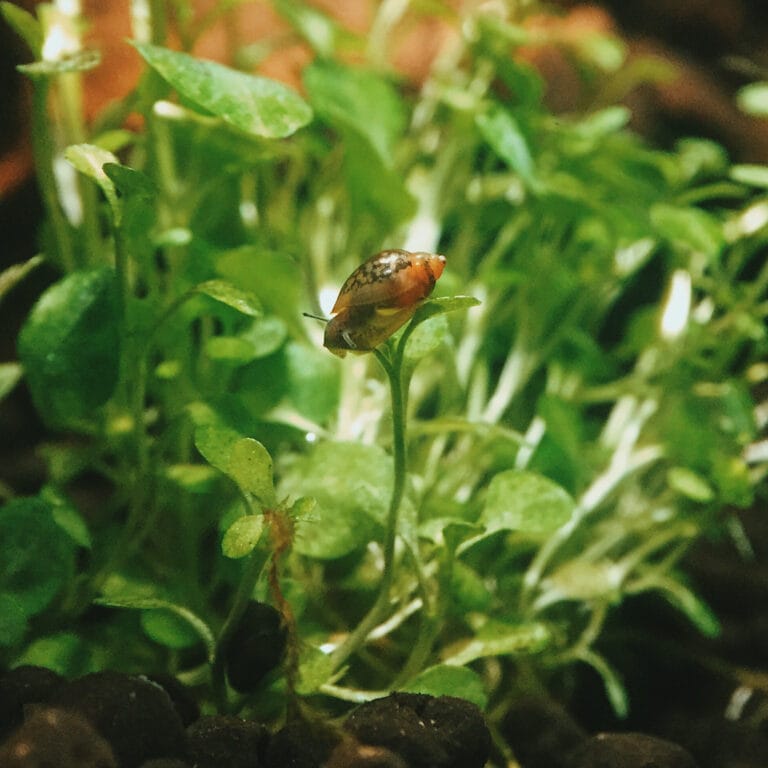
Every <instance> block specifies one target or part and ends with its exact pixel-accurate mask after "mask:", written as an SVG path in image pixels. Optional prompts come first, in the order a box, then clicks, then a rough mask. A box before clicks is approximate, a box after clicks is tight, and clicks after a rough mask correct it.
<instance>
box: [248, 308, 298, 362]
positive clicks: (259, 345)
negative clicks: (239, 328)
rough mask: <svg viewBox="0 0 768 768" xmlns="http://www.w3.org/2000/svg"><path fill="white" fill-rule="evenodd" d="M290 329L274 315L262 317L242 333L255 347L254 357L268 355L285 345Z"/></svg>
mask: <svg viewBox="0 0 768 768" xmlns="http://www.w3.org/2000/svg"><path fill="white" fill-rule="evenodd" d="M287 336H288V329H287V328H286V327H285V323H284V322H283V321H282V320H281V319H280V318H279V317H275V316H274V315H268V316H267V317H261V318H259V319H257V320H255V321H254V322H253V323H252V324H251V326H250V327H249V328H248V329H246V330H245V331H243V332H242V333H241V334H240V338H241V339H243V340H244V341H247V342H248V343H249V344H250V345H251V346H252V348H253V356H254V358H260V357H267V356H268V355H271V354H272V353H273V352H276V351H277V350H278V349H280V347H282V346H283V343H284V342H285V339H286V337H287Z"/></svg>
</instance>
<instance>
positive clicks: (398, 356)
mask: <svg viewBox="0 0 768 768" xmlns="http://www.w3.org/2000/svg"><path fill="white" fill-rule="evenodd" d="M413 328H414V325H413V323H410V324H409V325H408V326H407V327H406V329H405V331H404V332H403V335H402V336H401V337H400V340H399V341H398V342H397V346H396V347H395V348H394V351H393V344H392V342H388V343H387V345H386V347H385V348H384V349H385V351H382V350H379V349H375V350H373V354H374V355H376V359H377V360H378V361H379V363H380V364H381V367H382V368H383V369H384V372H385V373H386V374H387V379H388V380H389V392H390V399H391V405H392V459H393V465H394V470H393V472H394V481H393V487H392V497H391V498H390V501H389V511H388V512H387V529H386V534H385V536H386V538H385V539H384V572H383V574H382V577H381V583H380V584H379V594H378V596H377V597H376V601H375V602H374V604H373V605H372V606H371V609H370V610H369V611H368V613H367V614H366V615H365V616H364V617H363V619H362V621H361V622H360V623H359V624H358V625H357V627H355V629H354V630H353V631H352V632H351V633H350V634H349V635H348V636H347V638H346V640H345V641H344V642H343V643H342V644H341V645H340V646H339V647H338V648H336V650H335V651H334V652H333V653H332V654H331V658H332V660H333V668H334V670H337V669H339V668H340V667H341V666H342V665H343V664H344V662H345V661H346V660H347V659H348V658H349V657H350V656H351V655H352V654H353V653H354V652H355V651H356V650H357V649H358V648H360V646H361V645H362V644H363V643H364V642H365V640H366V638H367V637H368V635H369V634H370V632H371V630H372V629H373V628H374V627H375V626H376V625H377V624H379V623H380V622H381V621H382V619H383V618H384V616H385V614H386V611H387V606H388V604H389V592H390V588H391V587H392V582H393V580H394V576H395V567H394V566H395V545H396V542H397V522H398V517H399V513H400V504H401V502H402V500H403V492H404V491H405V478H406V447H405V446H406V442H405V410H406V404H407V386H406V378H405V374H404V370H403V357H404V353H405V345H406V343H407V342H408V337H409V336H410V334H411V331H412V330H413Z"/></svg>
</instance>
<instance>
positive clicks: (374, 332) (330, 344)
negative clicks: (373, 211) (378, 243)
mask: <svg viewBox="0 0 768 768" xmlns="http://www.w3.org/2000/svg"><path fill="white" fill-rule="evenodd" d="M444 268H445V256H442V255H440V254H436V253H426V252H421V251H420V252H416V253H411V252H410V251H403V250H399V249H394V250H388V251H382V252H381V253H377V254H376V255H375V256H371V257H370V258H369V259H368V260H367V261H365V262H363V263H362V264H361V265H360V266H359V267H358V268H357V269H356V270H355V271H354V272H353V273H352V274H351V275H350V276H349V277H348V278H347V279H346V280H345V282H344V285H342V286H341V290H340V291H339V295H338V298H337V299H336V303H335V304H334V305H333V309H332V310H331V314H332V315H333V317H332V318H331V320H330V321H329V322H328V324H327V325H326V327H325V339H324V341H323V344H324V345H325V347H326V348H327V349H328V350H329V351H331V352H333V354H335V355H338V356H339V357H344V355H346V354H347V352H350V351H352V352H370V351H371V350H372V349H375V348H376V347H378V346H379V345H380V344H381V343H383V342H384V341H386V340H387V339H388V338H389V337H390V336H391V335H392V334H393V333H395V331H397V330H398V329H399V328H400V327H401V326H402V325H404V324H405V323H406V322H407V321H408V320H409V319H410V318H411V317H412V316H413V313H414V312H415V311H416V309H417V308H418V307H419V305H420V304H421V302H423V301H424V299H426V298H427V297H428V296H429V294H430V293H432V290H433V288H434V287H435V283H436V282H437V280H438V278H439V277H440V275H442V274H443V269H444Z"/></svg>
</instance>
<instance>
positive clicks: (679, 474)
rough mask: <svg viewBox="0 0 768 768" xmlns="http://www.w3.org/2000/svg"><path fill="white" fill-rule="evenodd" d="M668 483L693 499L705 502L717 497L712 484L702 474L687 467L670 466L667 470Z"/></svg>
mask: <svg viewBox="0 0 768 768" xmlns="http://www.w3.org/2000/svg"><path fill="white" fill-rule="evenodd" d="M667 483H668V484H669V487H670V488H673V489H674V490H676V491H677V492H678V493H682V494H683V496H687V497H688V498H689V499H692V500H693V501H698V502H701V503H705V502H708V501H712V500H713V499H714V498H715V492H714V490H713V489H712V486H710V484H709V483H708V482H707V481H706V480H705V479H704V478H703V477H701V475H698V474H696V472H694V471H693V470H691V469H688V468H687V467H670V468H669V469H668V470H667Z"/></svg>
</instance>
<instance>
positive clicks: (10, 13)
mask: <svg viewBox="0 0 768 768" xmlns="http://www.w3.org/2000/svg"><path fill="white" fill-rule="evenodd" d="M0 14H2V16H3V18H4V19H5V20H6V22H7V23H8V26H9V27H11V28H12V29H13V31H14V32H15V33H16V34H17V35H18V36H19V37H20V38H21V39H22V40H23V41H24V42H25V43H26V45H27V48H29V50H30V52H31V53H32V55H33V56H35V57H36V58H38V57H39V56H40V52H41V51H42V49H43V30H42V27H41V26H40V22H39V21H38V20H37V19H36V18H35V17H34V16H33V15H32V14H31V13H30V12H29V11H26V10H24V8H21V7H20V6H19V5H17V4H16V3H8V2H2V3H0Z"/></svg>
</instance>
